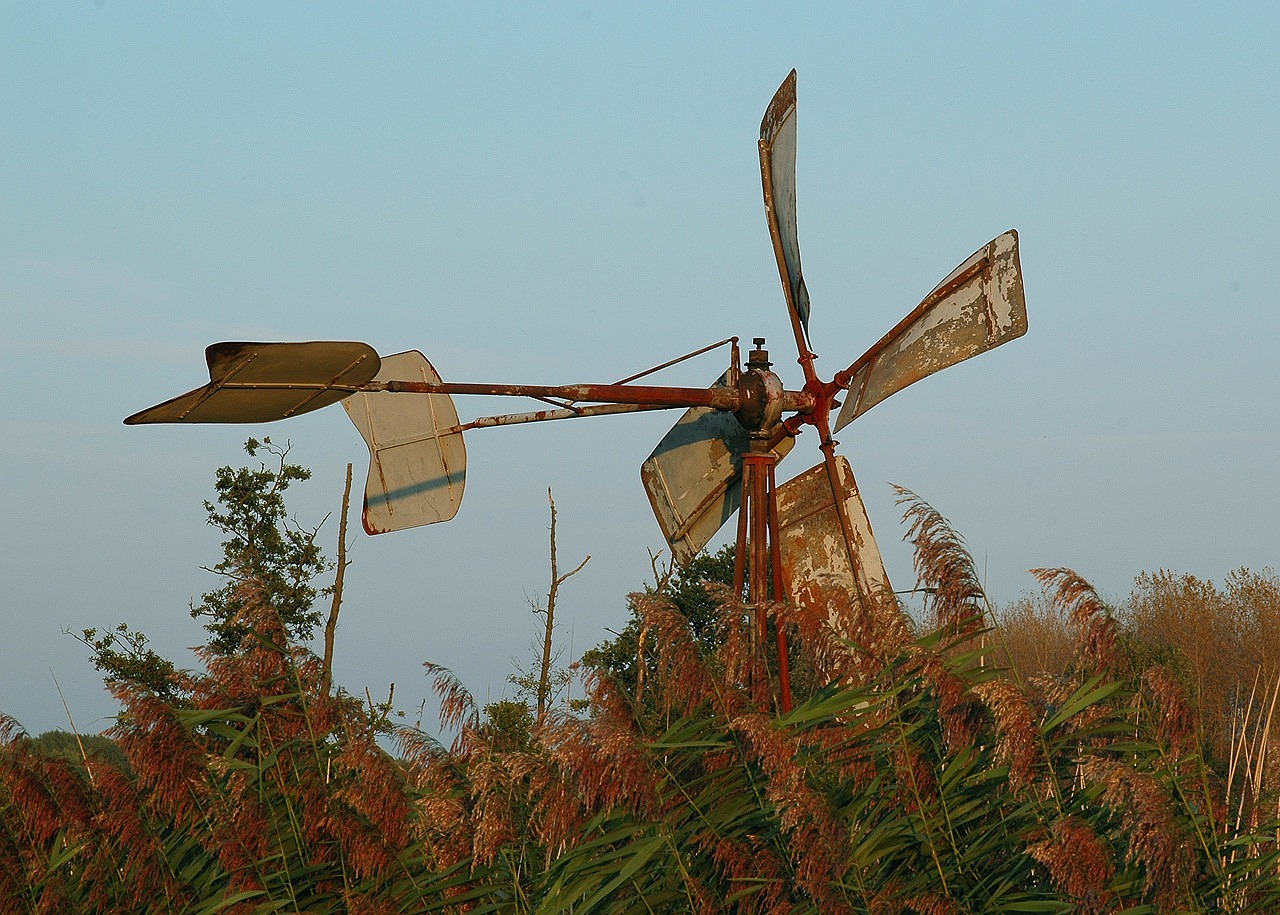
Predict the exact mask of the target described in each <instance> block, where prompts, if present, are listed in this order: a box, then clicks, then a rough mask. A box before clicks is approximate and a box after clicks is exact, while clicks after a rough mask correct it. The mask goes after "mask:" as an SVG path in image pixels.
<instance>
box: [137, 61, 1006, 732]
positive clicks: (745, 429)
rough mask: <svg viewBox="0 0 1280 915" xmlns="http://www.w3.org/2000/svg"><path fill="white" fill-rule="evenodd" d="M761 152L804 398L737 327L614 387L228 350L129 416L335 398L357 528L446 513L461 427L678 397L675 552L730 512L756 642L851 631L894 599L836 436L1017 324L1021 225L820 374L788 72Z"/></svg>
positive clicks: (357, 356) (672, 457) (661, 475)
mask: <svg viewBox="0 0 1280 915" xmlns="http://www.w3.org/2000/svg"><path fill="white" fill-rule="evenodd" d="M759 152H760V172H761V178H762V185H763V191H764V204H765V216H766V223H767V225H768V229H769V235H770V239H771V241H772V247H773V252H774V257H775V260H776V262H777V266H778V272H779V276H780V278H781V281H782V291H783V298H784V300H785V302H786V305H787V312H788V315H789V317H790V321H791V326H792V331H793V335H794V338H795V344H796V352H797V361H798V363H799V365H800V367H801V370H802V373H803V377H804V382H803V385H802V386H801V387H799V388H798V389H788V388H787V387H786V386H785V385H784V383H783V381H782V379H781V378H780V377H779V376H778V375H777V374H775V373H774V372H773V371H772V363H771V362H770V361H769V353H768V351H767V350H765V348H764V343H765V341H764V339H763V338H759V337H757V338H754V342H753V347H752V349H751V350H750V352H749V353H748V356H747V361H746V364H745V366H744V365H741V364H740V361H739V360H740V354H739V349H738V338H736V337H730V338H727V339H725V340H722V341H719V342H718V343H714V344H710V345H708V346H704V347H702V348H700V349H698V350H695V351H694V352H692V353H689V354H686V355H684V356H680V357H677V358H675V359H672V360H669V361H668V362H664V363H663V364H661V365H658V366H655V367H654V368H651V369H647V370H646V371H644V372H640V373H637V374H634V375H631V376H628V377H626V378H624V379H623V380H622V381H619V382H614V383H606V384H569V385H531V384H495V383H462V382H446V381H444V380H443V379H442V378H441V377H440V375H439V374H438V373H437V372H436V370H435V368H434V367H433V366H432V365H431V363H430V362H429V361H428V360H427V358H426V357H425V356H423V355H422V353H420V352H417V351H416V350H409V351H407V352H402V353H395V354H392V355H387V356H380V355H379V354H378V353H377V352H376V351H375V350H374V349H373V348H372V347H370V346H368V345H367V344H364V343H357V342H334V341H312V342H302V343H241V342H225V343H215V344H213V345H212V346H210V347H208V349H207V350H206V351H205V358H206V362H207V364H208V369H209V382H208V384H205V385H203V386H201V387H199V388H197V389H195V390H193V391H189V392H187V393H186V394H182V395H179V396H178V397H175V398H172V399H170V400H167V401H165V402H164V403H161V404H158V405H156V406H154V407H150V408H148V409H146V410H143V411H141V412H139V413H135V414H134V415H132V416H130V417H128V418H127V419H126V420H125V423H127V424H130V425H135V424H150V423H257V422H271V421H275V420H281V419H287V418H289V417H292V416H297V415H300V414H302V413H307V412H311V411H313V410H318V409H320V408H322V407H326V406H329V405H331V404H334V403H341V404H342V405H343V407H344V408H345V409H346V411H347V415H348V416H349V417H350V419H351V421H352V423H353V424H354V425H355V427H356V428H357V430H359V432H360V434H361V436H362V437H363V438H364V441H365V443H366V445H367V446H368V449H369V458H370V465H369V475H368V479H367V482H366V485H365V494H364V513H363V522H364V528H365V530H366V531H368V532H369V533H370V534H378V533H385V532H388V531H397V530H404V529H406V528H410V527H417V526H421V525H426V524H433V523H437V522H442V521H448V520H450V519H451V518H453V517H454V516H455V515H456V514H457V512H458V508H459V506H460V505H461V502H462V494H463V489H464V486H465V483H466V463H467V453H466V446H465V444H464V442H463V434H464V433H465V432H467V431H470V430H473V429H481V428H491V427H494V426H505V425H518V424H524V423H530V422H543V421H550V420H562V419H576V418H581V417H586V416H600V415H610V414H616V413H633V412H643V411H649V410H663V409H673V408H680V409H683V410H684V411H685V412H684V413H683V415H682V416H681V417H680V419H679V420H678V421H677V422H676V423H675V425H674V426H673V427H672V428H671V430H670V431H669V432H668V433H667V434H666V435H665V436H664V437H663V438H662V439H661V441H659V442H658V445H657V447H655V448H654V450H653V452H652V453H651V454H650V455H649V457H648V458H647V459H646V460H645V461H644V462H643V464H642V465H641V469H640V476H641V482H642V484H643V486H644V489H645V492H646V493H647V495H648V497H649V502H650V505H651V506H652V508H653V511H654V515H655V517H656V518H657V521H658V526H659V527H660V528H661V530H662V533H663V535H664V538H665V539H666V542H667V545H668V546H669V547H670V549H671V551H672V554H673V556H674V557H675V558H676V559H677V560H679V561H681V562H684V561H687V560H688V559H690V558H691V557H692V556H694V555H695V554H697V553H698V552H699V551H701V550H702V549H703V548H704V547H705V546H706V545H707V543H708V542H709V541H710V540H711V539H712V538H713V537H714V536H715V535H716V533H717V532H718V531H719V530H720V529H721V527H722V526H723V525H724V524H725V523H726V522H727V521H728V520H729V518H730V517H732V516H733V515H734V514H735V513H737V515H738V524H737V552H736V559H735V584H736V588H737V590H736V591H735V593H738V594H745V604H746V605H747V606H749V607H752V608H754V614H755V618H756V621H755V627H754V628H755V631H756V638H757V640H758V643H759V644H760V645H761V646H763V645H764V644H765V642H766V640H767V638H768V635H769V625H768V615H769V611H768V608H769V607H770V606H774V605H776V604H778V603H781V602H790V603H792V604H795V605H802V606H804V607H805V608H806V609H807V611H809V612H812V613H815V614H817V615H818V616H819V617H820V618H826V619H827V620H828V621H829V622H830V624H831V625H832V626H833V627H836V628H837V632H838V634H844V633H843V632H842V631H841V630H846V629H848V628H849V623H848V619H847V613H848V610H847V608H848V607H849V606H853V607H855V608H860V612H863V613H869V612H876V611H877V609H879V608H883V607H884V606H887V605H888V603H889V602H892V601H895V600H896V599H895V598H894V597H893V593H892V587H891V585H890V583H889V579H888V575H887V574H886V573H885V571H884V564H883V561H882V559H881V557H880V552H879V549H878V548H877V546H876V543H875V537H874V536H873V534H872V531H871V524H870V520H869V519H868V517H867V512H866V508H865V506H864V505H863V501H862V497H861V495H860V494H859V492H858V488H857V484H856V482H855V480H854V476H853V472H852V470H851V469H850V467H849V464H848V462H847V461H846V460H845V459H844V457H842V456H840V455H838V454H837V453H836V451H835V448H836V444H837V443H836V441H835V440H834V438H833V437H832V436H833V433H834V432H837V431H839V430H840V429H842V428H844V427H845V426H847V425H848V424H849V423H851V422H853V421H854V420H855V419H857V418H858V417H859V416H861V415H862V414H863V413H865V412H866V411H867V410H869V409H871V408H872V407H873V406H875V405H876V404H878V403H880V402H881V401H883V400H885V399H886V398H888V397H890V396H891V395H893V394H895V393H897V392H898V391H901V390H902V389H903V388H905V387H907V386H909V385H911V384H914V383H915V382H917V381H919V380H921V379H922V378H926V377H928V376H929V375H932V374H934V373H936V372H938V371H941V370H942V369H944V368H947V367H949V366H952V365H955V364H957V363H959V362H962V361H964V360H966V359H970V358H972V357H973V356H976V355H979V354H980V353H983V352H986V351H987V350H990V349H994V348H995V347H997V346H1000V345H1002V344H1004V343H1007V342H1008V341H1010V340H1013V339H1016V338H1017V337H1020V336H1022V335H1023V334H1024V333H1026V330H1027V311H1026V301H1025V298H1024V294H1023V288H1022V273H1021V266H1020V263H1019V258H1018V236H1017V233H1016V232H1015V231H1013V230H1010V231H1008V232H1005V233H1003V234H1001V235H999V236H997V237H996V238H994V239H992V240H991V241H990V242H988V243H987V244H986V245H984V246H982V247H981V248H979V249H978V250H977V251H976V252H974V253H973V254H972V255H971V256H970V257H968V258H967V259H966V260H964V261H963V262H962V263H961V264H960V265H959V266H958V267H957V268H956V269H955V270H953V271H952V272H951V273H950V274H949V275H948V276H947V277H945V278H944V279H943V280H942V282H940V283H939V284H938V285H937V286H936V287H934V289H933V290H932V291H931V292H930V293H929V294H928V295H926V296H925V297H924V298H923V299H922V300H921V302H920V303H919V304H918V305H917V306H916V307H915V308H914V309H913V310H912V311H910V312H909V313H908V314H907V315H906V316H905V317H904V318H903V319H902V320H901V321H900V322H899V323H898V324H897V325H895V326H894V327H893V328H892V329H891V330H889V331H888V333H886V334H885V335H884V336H883V337H881V338H880V340H879V341H877V342H876V343H875V344H874V345H873V346H872V347H871V348H870V349H868V350H867V351H866V352H865V353H863V355H862V356H860V357H859V358H858V359H856V360H854V362H852V363H851V364H850V365H849V366H848V367H847V368H845V369H844V370H842V371H840V372H837V373H836V374H835V375H834V376H833V377H832V378H831V379H830V380H828V381H824V380H823V379H822V378H820V377H819V376H818V374H817V371H816V369H815V366H814V361H815V359H816V356H815V354H814V352H813V351H812V350H811V348H810V338H809V317H810V300H809V293H808V291H807V289H806V287H805V283H804V275H803V272H802V270H801V264H800V244H799V236H798V231H797V226H796V182H795V152H796V74H795V71H794V70H793V71H792V72H791V73H790V74H789V75H788V76H787V78H786V80H784V81H783V83H782V85H781V86H780V87H779V89H778V91H777V93H775V95H774V97H773V100H772V101H771V103H770V104H769V106H768V108H767V109H766V112H765V116H764V118H763V120H762V122H761V125H760V141H759ZM726 345H727V346H729V347H730V358H729V366H728V368H727V369H725V370H724V371H723V372H722V373H721V374H720V376H719V377H718V378H717V379H716V380H715V381H714V382H713V383H712V384H711V385H710V386H708V387H705V388H691V387H674V386H667V385H657V384H649V383H645V384H636V383H635V382H637V381H639V380H640V379H642V378H647V376H649V375H652V374H653V373H655V372H657V371H659V370H661V369H664V368H667V367H669V366H671V365H674V364H675V363H677V362H682V361H684V360H686V359H689V358H692V357H694V356H699V355H702V354H703V353H706V352H709V351H711V350H713V349H715V348H717V347H721V346H726ZM455 396H506V397H523V398H531V399H533V400H536V401H539V402H541V403H542V404H543V407H542V408H540V409H537V410H532V411H529V412H524V413H507V414H501V415H495V416H481V417H477V418H476V419H473V420H471V421H469V422H466V423H463V422H461V421H460V419H459V417H458V411H457V408H456V406H455V404H454V399H453V398H454V397H455ZM837 396H839V397H842V399H843V402H838V401H837V400H836V398H837ZM837 408H838V409H839V413H838V415H836V416H835V417H834V423H833V422H832V419H833V416H832V414H833V413H835V411H836V409H837ZM805 426H812V427H813V429H814V431H815V433H816V434H817V437H818V445H819V448H820V450H821V452H822V461H821V463H819V464H818V465H816V466H815V467H812V468H810V469H809V470H807V471H805V472H804V473H801V474H800V475H798V476H796V477H795V478H793V479H791V480H789V481H787V482H785V483H782V484H781V485H779V484H777V482H776V467H777V464H778V462H779V461H781V460H782V459H783V458H785V457H786V456H787V454H788V453H789V452H790V451H791V449H792V445H793V444H794V438H795V436H796V435H797V434H799V433H800V432H801V431H802V430H803V428H804V427H805ZM894 606H896V604H895V605H894ZM773 637H774V640H775V641H776V645H777V652H778V655H777V657H778V663H779V670H778V675H779V676H778V680H779V683H778V690H777V693H776V699H777V703H778V707H779V709H781V710H782V711H784V712H785V711H787V710H789V708H790V706H791V694H790V683H789V676H788V673H787V671H786V669H785V665H786V661H787V655H788V650H787V644H786V627H785V626H783V625H779V624H775V625H774V627H773Z"/></svg>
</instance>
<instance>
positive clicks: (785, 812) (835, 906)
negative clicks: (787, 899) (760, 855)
mask: <svg viewBox="0 0 1280 915" xmlns="http://www.w3.org/2000/svg"><path fill="white" fill-rule="evenodd" d="M730 727H732V728H733V729H734V731H736V732H737V733H739V734H742V735H743V736H744V737H745V738H746V746H747V747H748V748H750V750H751V755H752V759H753V761H754V762H755V763H756V764H757V765H759V766H760V769H761V771H762V772H763V773H764V776H765V779H766V781H765V797H766V798H768V800H769V802H770V803H772V804H773V806H774V808H775V809H776V810H777V812H778V820H779V825H780V826H781V827H782V830H783V833H784V834H785V835H786V836H787V839H788V843H787V844H788V846H789V850H790V859H791V865H792V867H794V868H795V874H796V881H797V883H798V884H799V885H800V888H801V889H803V890H804V892H805V893H807V894H808V896H809V897H810V898H811V899H813V900H814V902H815V903H817V904H818V906H819V907H820V909H821V911H823V912H848V911H852V910H851V909H850V908H849V907H848V904H847V903H846V902H845V901H844V900H843V899H841V898H840V897H839V895H838V894H837V893H836V892H835V891H834V889H833V886H834V884H835V883H836V881H837V879H838V878H839V877H840V875H841V874H842V872H843V870H844V849H845V835H846V828H845V827H844V825H843V824H842V823H841V822H840V821H839V820H838V819H837V818H836V816H835V815H834V814H833V813H832V811H831V809H830V808H829V806H828V805H827V803H826V800H825V798H823V797H822V795H820V794H819V793H818V792H816V791H814V790H813V789H812V788H810V787H809V785H808V783H807V779H806V773H805V770H804V768H803V767H802V766H801V765H799V763H798V762H797V760H798V759H799V758H800V752H799V749H800V748H799V746H798V745H797V744H796V742H795V741H794V740H793V739H791V738H789V737H788V736H787V735H786V734H785V733H783V732H782V731H781V730H779V729H778V728H777V727H775V726H774V722H773V721H772V720H771V719H770V718H768V717H767V716H765V715H763V714H761V713H759V712H753V713H748V714H745V715H740V716H738V717H737V718H735V719H734V720H733V721H732V722H731V723H730Z"/></svg>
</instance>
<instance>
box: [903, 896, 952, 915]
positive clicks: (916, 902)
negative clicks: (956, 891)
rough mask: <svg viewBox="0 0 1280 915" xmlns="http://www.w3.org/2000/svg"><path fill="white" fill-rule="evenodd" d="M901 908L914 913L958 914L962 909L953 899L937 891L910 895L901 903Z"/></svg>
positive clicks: (926, 914) (929, 914)
mask: <svg viewBox="0 0 1280 915" xmlns="http://www.w3.org/2000/svg"><path fill="white" fill-rule="evenodd" d="M903 908H904V910H905V911H908V912H914V913H916V915H958V913H960V912H961V911H963V910H962V909H961V908H960V904H959V903H958V902H956V901H955V900H954V899H948V898H947V897H946V896H942V895H939V894H938V893H921V894H920V895H918V896H912V897H911V898H910V899H907V900H906V901H905V902H904V903H903Z"/></svg>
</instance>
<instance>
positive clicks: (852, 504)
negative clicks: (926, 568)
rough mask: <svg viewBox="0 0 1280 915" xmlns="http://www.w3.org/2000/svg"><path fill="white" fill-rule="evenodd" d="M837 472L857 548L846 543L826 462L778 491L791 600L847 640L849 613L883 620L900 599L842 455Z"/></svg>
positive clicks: (788, 590) (784, 557) (847, 463)
mask: <svg viewBox="0 0 1280 915" xmlns="http://www.w3.org/2000/svg"><path fill="white" fill-rule="evenodd" d="M836 470H837V475H838V476H839V478H840V489H841V495H842V498H843V501H844V508H845V512H846V516H847V517H848V519H849V526H850V529H851V531H852V534H853V536H852V542H851V543H850V544H848V545H846V543H845V539H844V534H843V531H842V528H841V525H840V515H839V513H838V509H837V507H836V503H835V499H834V498H833V496H832V490H831V484H830V481H829V480H828V478H827V468H826V464H825V462H824V463H822V464H819V465H817V466H816V467H812V468H810V469H809V470H806V471H805V472H804V473H802V474H800V475H799V476H798V477H796V478H795V479H792V480H789V481H787V482H786V483H784V484H782V485H781V486H779V487H778V530H779V537H780V540H781V546H782V568H783V578H784V579H785V580H786V586H787V596H788V598H790V600H791V601H792V603H794V604H795V605H796V606H798V607H803V608H806V609H807V610H810V611H812V612H814V613H816V614H817V615H818V617H819V618H822V619H827V620H828V621H829V622H830V623H831V625H832V626H833V627H834V628H835V630H836V632H837V634H839V635H841V636H846V637H847V636H849V635H850V633H849V632H848V631H847V630H848V629H849V627H850V623H849V621H848V620H845V619H843V616H844V614H845V613H846V612H847V609H848V608H849V607H861V608H862V609H863V612H864V613H875V614H877V615H876V616H875V617H874V618H879V617H878V614H879V613H880V612H881V611H882V610H883V608H885V607H889V606H893V601H894V598H893V591H892V588H890V586H889V576H888V574H887V573H886V572H885V570H884V562H883V560H882V559H881V558H880V549H879V547H877V546H876V539H875V537H874V536H873V535H872V533H871V521H870V520H869V519H868V518H867V510H866V507H865V506H864V505H863V504H862V497H861V496H860V495H859V494H858V484H857V483H856V482H855V481H854V479H853V471H852V470H850V468H849V462H848V461H846V460H845V459H844V458H843V457H840V456H838V455H837V456H836Z"/></svg>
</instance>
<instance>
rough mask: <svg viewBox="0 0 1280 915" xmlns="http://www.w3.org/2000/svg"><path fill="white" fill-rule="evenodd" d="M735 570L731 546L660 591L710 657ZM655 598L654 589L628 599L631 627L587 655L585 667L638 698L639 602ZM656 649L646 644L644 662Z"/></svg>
mask: <svg viewBox="0 0 1280 915" xmlns="http://www.w3.org/2000/svg"><path fill="white" fill-rule="evenodd" d="M733 566H734V547H733V545H732V544H728V545H726V546H723V547H721V548H720V549H719V550H717V551H716V552H714V553H699V554H698V555H696V556H695V557H693V559H691V560H690V561H689V562H688V563H687V564H686V565H683V566H680V567H679V568H677V569H676V570H675V571H674V572H673V573H672V575H671V577H670V578H669V579H668V580H667V581H666V582H665V583H664V584H663V586H662V587H661V594H662V596H663V597H664V598H665V599H666V600H668V601H670V603H671V606H673V607H674V608H675V609H676V610H678V611H679V612H680V613H681V614H682V615H683V616H684V618H685V619H686V620H688V621H689V628H690V631H691V632H692V633H693V637H694V640H695V642H696V643H697V644H698V645H699V646H700V648H701V650H702V651H703V652H704V653H705V654H706V655H708V656H709V655H711V654H714V652H715V649H716V639H715V636H716V632H717V630H718V625H719V617H720V608H721V606H722V605H723V601H724V600H725V597H726V595H727V594H728V593H729V592H730V591H731V590H732V586H733ZM657 593H658V590H657V589H656V588H655V586H653V585H649V586H646V588H645V591H644V592H643V593H642V594H640V595H632V596H631V597H629V598H628V599H627V610H628V612H629V614H630V618H629V619H628V620H627V625H626V626H625V627H624V628H623V630H622V631H621V632H619V633H616V634H615V635H614V637H613V638H612V639H607V640H605V641H603V642H601V643H600V644H599V645H597V646H596V647H595V648H592V649H591V650H589V651H587V652H586V653H585V654H583V656H582V664H583V666H584V667H588V668H591V669H593V670H595V671H597V672H598V673H600V674H601V675H603V676H607V677H609V678H611V679H612V680H613V681H614V682H615V683H616V684H617V685H618V686H619V687H621V688H623V689H625V690H628V691H631V692H634V691H635V689H636V684H637V660H638V659H639V658H640V657H641V633H642V632H643V631H644V628H645V626H644V620H643V618H642V616H641V614H640V612H639V603H638V602H639V601H640V600H642V599H643V598H644V597H645V596H648V597H653V596H655V595H656V594H657ZM646 642H647V639H646ZM652 647H653V646H652V644H651V643H649V644H646V646H645V649H646V650H645V657H651V656H652ZM650 663H651V662H650Z"/></svg>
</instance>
